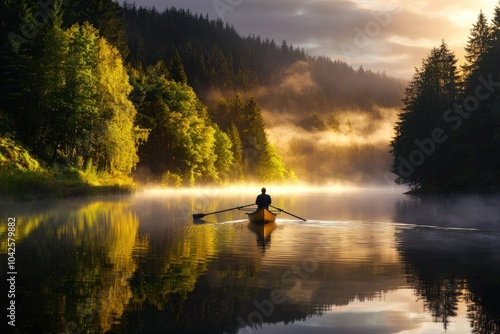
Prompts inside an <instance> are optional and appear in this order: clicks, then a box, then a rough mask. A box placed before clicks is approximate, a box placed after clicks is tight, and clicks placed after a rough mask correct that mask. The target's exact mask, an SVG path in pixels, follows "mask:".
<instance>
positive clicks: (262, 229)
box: [247, 222, 277, 251]
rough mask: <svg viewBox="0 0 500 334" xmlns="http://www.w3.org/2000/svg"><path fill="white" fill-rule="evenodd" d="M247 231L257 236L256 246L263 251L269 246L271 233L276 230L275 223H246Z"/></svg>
mask: <svg viewBox="0 0 500 334" xmlns="http://www.w3.org/2000/svg"><path fill="white" fill-rule="evenodd" d="M247 226H248V229H249V230H250V231H252V232H254V233H255V235H256V236H257V245H258V246H259V247H261V248H262V250H263V251H265V250H266V248H268V247H269V246H270V245H271V233H273V231H274V230H275V229H276V227H277V224H276V222H272V223H269V224H255V223H248V225H247Z"/></svg>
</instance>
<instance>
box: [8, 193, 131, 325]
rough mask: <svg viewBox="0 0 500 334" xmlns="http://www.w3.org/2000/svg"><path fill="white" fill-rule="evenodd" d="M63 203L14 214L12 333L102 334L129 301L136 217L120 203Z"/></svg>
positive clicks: (118, 318) (27, 207) (25, 209)
mask: <svg viewBox="0 0 500 334" xmlns="http://www.w3.org/2000/svg"><path fill="white" fill-rule="evenodd" d="M65 204H66V205H63V206H59V205H56V206H52V205H50V208H49V209H48V210H42V211H36V210H35V212H30V211H31V210H30V209H31V208H29V206H25V207H24V210H20V211H21V212H19V214H18V215H17V222H18V226H19V230H20V231H22V232H21V233H19V234H18V238H17V242H16V249H17V252H16V263H17V272H18V276H17V280H16V288H17V289H16V290H17V291H16V305H17V309H18V310H19V311H18V313H17V317H16V327H15V330H14V332H15V333H26V332H37V333H50V332H55V333H61V332H68V331H69V332H71V331H72V330H74V329H76V328H78V329H80V330H81V331H83V332H86V331H88V332H106V331H109V330H110V329H111V327H112V325H113V324H114V323H116V322H117V321H119V320H120V319H121V317H122V315H123V312H124V310H125V308H126V306H127V305H128V303H129V301H130V299H131V298H132V290H131V288H130V285H129V282H128V280H129V279H130V278H131V277H132V275H133V273H134V272H135V270H136V268H137V267H136V264H135V262H134V260H133V259H132V250H133V248H134V245H135V243H136V241H137V230H138V226H139V222H138V220H137V217H136V215H135V214H134V213H133V212H131V211H130V210H129V209H128V205H127V203H116V202H95V203H89V204H86V205H73V203H71V202H66V203H65ZM11 209H12V210H11V213H12V214H16V212H15V211H16V208H15V207H11ZM22 211H24V212H22ZM2 259H3V258H2Z"/></svg>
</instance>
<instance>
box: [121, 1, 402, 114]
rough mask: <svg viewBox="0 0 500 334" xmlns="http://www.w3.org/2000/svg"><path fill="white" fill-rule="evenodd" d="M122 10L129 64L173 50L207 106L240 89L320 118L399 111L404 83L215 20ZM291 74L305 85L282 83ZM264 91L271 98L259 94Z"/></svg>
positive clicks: (165, 56) (177, 12)
mask: <svg viewBox="0 0 500 334" xmlns="http://www.w3.org/2000/svg"><path fill="white" fill-rule="evenodd" d="M124 11H125V18H126V22H127V32H128V33H127V35H128V42H129V49H130V53H129V56H128V60H129V61H130V62H131V63H133V64H137V63H140V64H142V65H143V66H148V65H154V64H156V63H157V62H158V61H162V60H163V61H167V60H169V59H172V58H173V57H174V55H175V54H176V53H179V55H180V57H181V58H182V61H183V64H184V67H185V71H186V75H187V78H188V83H189V84H190V85H191V86H192V87H193V88H194V89H195V91H196V93H197V94H198V96H200V97H201V98H202V100H203V101H204V102H205V103H207V104H208V105H210V104H211V102H213V101H212V100H213V95H212V94H213V93H214V92H222V94H223V95H224V94H228V93H235V92H240V93H244V92H247V93H252V94H253V95H257V96H256V98H257V100H258V102H259V103H260V104H261V105H262V106H263V108H265V109H269V110H271V109H279V110H282V109H284V108H286V109H287V110H288V111H290V112H296V111H298V110H297V106H300V105H307V106H313V108H314V111H316V112H319V113H326V112H330V111H332V110H335V109H339V110H340V109H346V108H351V109H361V110H370V109H371V108H372V107H373V105H377V106H381V107H399V106H401V98H402V96H403V94H404V88H405V87H406V84H407V82H406V81H405V80H403V79H398V78H393V77H390V76H387V75H386V74H385V73H378V72H377V73H375V72H372V71H370V70H365V69H363V68H362V67H360V68H359V69H357V70H356V69H354V68H352V67H351V66H349V65H348V64H346V63H345V62H342V61H338V60H334V61H332V60H331V59H330V58H328V57H315V56H310V55H308V54H307V53H306V52H305V51H304V50H303V49H300V48H296V47H293V46H292V45H289V44H288V43H287V42H286V41H283V42H281V43H280V44H279V45H278V44H277V43H276V42H275V41H274V40H270V39H268V38H265V37H260V36H247V37H243V36H241V35H240V34H238V32H237V31H236V30H235V28H234V27H232V26H230V25H228V24H227V23H226V24H224V22H223V21H222V20H221V19H216V20H210V19H209V18H208V16H203V15H201V14H193V13H191V12H190V11H189V10H184V9H177V8H169V9H166V10H165V11H163V12H158V11H157V10H155V9H146V8H142V7H139V8H136V7H135V6H133V5H127V4H125V5H124ZM294 76H296V77H298V78H299V79H303V77H304V76H307V78H308V79H309V81H310V85H309V86H307V87H299V86H297V85H287V82H290V80H293V77H294ZM303 83H304V82H301V83H300V84H303ZM263 87H264V88H266V89H270V90H271V92H269V93H272V94H265V93H262V88H263ZM259 88H260V90H259ZM216 96H220V95H216Z"/></svg>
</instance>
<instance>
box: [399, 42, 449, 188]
mask: <svg viewBox="0 0 500 334" xmlns="http://www.w3.org/2000/svg"><path fill="white" fill-rule="evenodd" d="M456 62H457V59H456V58H455V55H454V54H453V53H452V52H451V51H449V50H448V47H447V45H446V44H445V43H444V42H443V43H441V46H440V47H439V48H434V49H433V50H432V51H431V53H430V55H429V56H428V57H427V58H426V59H425V60H424V61H423V64H422V68H421V69H417V70H416V73H415V74H414V76H413V78H412V80H411V81H410V84H409V86H408V88H407V89H406V97H405V99H404V104H405V106H404V108H403V110H402V112H401V113H400V114H399V121H398V122H397V124H396V126H395V132H396V134H395V137H394V138H393V140H392V142H391V147H392V150H391V152H392V154H393V158H394V159H393V163H392V172H394V173H395V174H396V175H397V179H396V182H397V183H399V184H407V185H408V186H410V187H411V188H420V187H423V186H431V185H432V184H434V183H436V182H446V181H445V180H446V179H447V178H448V176H447V172H448V170H447V168H446V166H445V165H443V162H446V160H445V159H442V157H441V156H440V154H443V147H442V146H439V145H436V144H434V145H433V148H432V149H431V148H429V149H428V150H427V149H426V150H425V151H426V152H427V153H425V152H423V150H422V149H421V146H422V144H418V143H422V141H424V140H426V139H427V138H429V137H432V132H433V131H435V129H445V128H447V127H445V124H443V113H444V112H445V111H446V110H448V109H449V108H451V107H452V106H453V104H454V103H455V102H456V100H457V97H458V96H457V95H458V80H459V77H458V75H457V68H456ZM442 131H444V130H442ZM444 154H448V152H446V153H444Z"/></svg>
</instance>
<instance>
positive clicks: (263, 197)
mask: <svg viewBox="0 0 500 334" xmlns="http://www.w3.org/2000/svg"><path fill="white" fill-rule="evenodd" d="M255 204H257V206H258V207H259V209H262V208H266V209H267V208H269V205H270V204H271V196H269V195H268V194H260V195H259V196H257V200H256V201H255Z"/></svg>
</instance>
